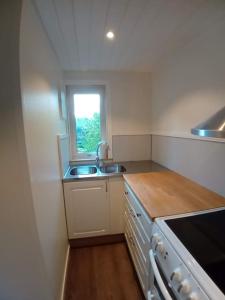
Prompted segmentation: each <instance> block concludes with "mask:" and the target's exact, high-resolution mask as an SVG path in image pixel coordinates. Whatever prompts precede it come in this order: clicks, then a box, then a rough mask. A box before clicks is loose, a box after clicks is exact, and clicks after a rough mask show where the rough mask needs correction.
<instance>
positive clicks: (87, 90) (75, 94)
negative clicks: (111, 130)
mask: <svg viewBox="0 0 225 300" xmlns="http://www.w3.org/2000/svg"><path fill="white" fill-rule="evenodd" d="M68 96H69V97H68V100H69V103H68V104H69V121H70V141H71V153H72V159H93V158H94V159H95V156H96V148H97V145H98V143H99V142H100V141H101V140H105V138H106V134H105V127H106V121H105V105H104V87H103V86H89V87H87V86H86V87H70V88H69V89H68Z"/></svg>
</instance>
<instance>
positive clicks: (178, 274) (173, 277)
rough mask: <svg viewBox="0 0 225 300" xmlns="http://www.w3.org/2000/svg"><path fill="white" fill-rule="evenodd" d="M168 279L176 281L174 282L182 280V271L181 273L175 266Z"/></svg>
mask: <svg viewBox="0 0 225 300" xmlns="http://www.w3.org/2000/svg"><path fill="white" fill-rule="evenodd" d="M170 280H171V281H173V280H174V281H176V282H181V280H182V273H181V269H180V268H177V269H175V270H174V271H173V273H172V274H171V276H170Z"/></svg>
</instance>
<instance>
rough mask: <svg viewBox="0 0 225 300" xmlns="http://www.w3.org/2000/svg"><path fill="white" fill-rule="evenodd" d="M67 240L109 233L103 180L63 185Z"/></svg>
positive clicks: (108, 208) (105, 185)
mask: <svg viewBox="0 0 225 300" xmlns="http://www.w3.org/2000/svg"><path fill="white" fill-rule="evenodd" d="M64 192H65V204H66V216H67V226H68V233H69V238H71V239H72V238H81V237H91V236H98V235H104V234H108V233H109V217H110V207H109V200H108V197H107V182H106V181H105V180H104V181H103V180H96V181H85V182H71V183H65V184H64Z"/></svg>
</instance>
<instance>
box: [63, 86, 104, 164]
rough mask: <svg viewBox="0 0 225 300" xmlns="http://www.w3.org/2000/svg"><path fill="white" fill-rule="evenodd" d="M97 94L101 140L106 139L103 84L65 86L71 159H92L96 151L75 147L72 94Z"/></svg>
mask: <svg viewBox="0 0 225 300" xmlns="http://www.w3.org/2000/svg"><path fill="white" fill-rule="evenodd" d="M76 93H79V94H89V93H90V94H95V93H96V94H99V95H100V124H101V140H104V141H107V130H106V127H107V126H106V103H105V102H106V101H105V86H104V85H73V86H71V85H70V86H67V107H68V118H69V133H70V152H71V158H72V160H94V159H95V158H96V152H93V153H78V152H77V147H76V132H75V130H74V124H75V122H76V120H75V117H74V98H73V96H74V94H76Z"/></svg>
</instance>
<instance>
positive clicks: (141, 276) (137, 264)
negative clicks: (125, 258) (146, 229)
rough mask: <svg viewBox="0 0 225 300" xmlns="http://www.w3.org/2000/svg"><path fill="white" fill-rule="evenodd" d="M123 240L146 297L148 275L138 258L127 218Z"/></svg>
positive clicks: (136, 247)
mask: <svg viewBox="0 0 225 300" xmlns="http://www.w3.org/2000/svg"><path fill="white" fill-rule="evenodd" d="M125 238H126V241H127V245H128V248H129V251H130V254H131V257H132V260H133V263H134V266H135V269H136V272H137V275H138V278H139V282H140V285H141V287H142V290H143V292H144V294H145V295H146V294H147V291H148V281H149V280H148V279H149V273H148V270H147V269H146V266H145V264H144V263H143V260H142V258H141V256H140V252H139V248H138V245H137V241H136V239H135V235H134V232H133V230H132V227H131V224H130V221H129V218H128V219H127V223H126V225H125Z"/></svg>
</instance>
